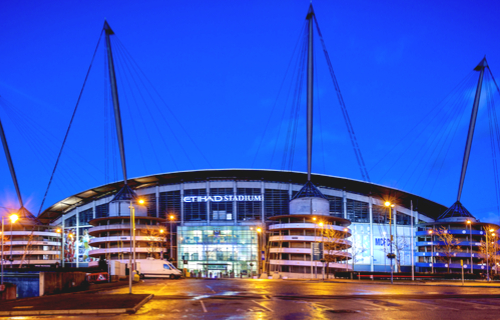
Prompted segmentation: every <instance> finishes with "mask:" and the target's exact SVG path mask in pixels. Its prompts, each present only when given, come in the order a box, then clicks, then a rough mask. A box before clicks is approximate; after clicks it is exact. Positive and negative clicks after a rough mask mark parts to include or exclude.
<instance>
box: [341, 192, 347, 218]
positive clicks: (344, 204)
mask: <svg viewBox="0 0 500 320" xmlns="http://www.w3.org/2000/svg"><path fill="white" fill-rule="evenodd" d="M342 205H343V210H344V219H347V193H346V192H345V190H343V191H342Z"/></svg>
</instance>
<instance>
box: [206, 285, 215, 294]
mask: <svg viewBox="0 0 500 320" xmlns="http://www.w3.org/2000/svg"><path fill="white" fill-rule="evenodd" d="M206 287H207V288H208V289H210V291H212V292H213V293H215V291H214V289H212V288H210V287H209V286H206Z"/></svg>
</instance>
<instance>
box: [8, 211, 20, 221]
mask: <svg viewBox="0 0 500 320" xmlns="http://www.w3.org/2000/svg"><path fill="white" fill-rule="evenodd" d="M9 219H10V221H11V222H12V223H14V222H16V221H17V220H19V216H18V215H17V214H15V213H14V214H12V215H10V217H9Z"/></svg>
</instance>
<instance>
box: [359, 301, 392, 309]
mask: <svg viewBox="0 0 500 320" xmlns="http://www.w3.org/2000/svg"><path fill="white" fill-rule="evenodd" d="M358 302H361V303H364V304H367V305H369V306H370V307H372V308H371V309H370V310H373V311H375V310H385V311H391V310H397V308H394V307H390V306H384V305H380V304H376V303H375V302H372V301H366V300H360V299H358ZM365 309H366V308H365Z"/></svg>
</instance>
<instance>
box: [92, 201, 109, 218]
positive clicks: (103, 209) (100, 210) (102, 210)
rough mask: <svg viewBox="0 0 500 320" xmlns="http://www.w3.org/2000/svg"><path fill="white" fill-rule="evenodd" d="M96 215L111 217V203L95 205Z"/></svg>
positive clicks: (98, 216)
mask: <svg viewBox="0 0 500 320" xmlns="http://www.w3.org/2000/svg"><path fill="white" fill-rule="evenodd" d="M95 217H96V219H97V218H104V217H109V203H105V204H101V205H99V206H96V207H95Z"/></svg>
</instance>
